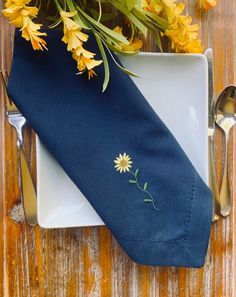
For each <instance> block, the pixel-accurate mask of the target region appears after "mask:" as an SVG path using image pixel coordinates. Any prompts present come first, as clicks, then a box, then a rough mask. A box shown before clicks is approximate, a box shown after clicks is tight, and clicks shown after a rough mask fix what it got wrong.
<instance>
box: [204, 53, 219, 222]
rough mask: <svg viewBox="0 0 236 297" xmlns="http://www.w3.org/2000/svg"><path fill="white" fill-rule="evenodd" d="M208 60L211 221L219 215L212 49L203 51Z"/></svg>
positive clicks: (215, 219)
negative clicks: (215, 161)
mask: <svg viewBox="0 0 236 297" xmlns="http://www.w3.org/2000/svg"><path fill="white" fill-rule="evenodd" d="M205 56H206V58H207V61H208V164H209V186H210V188H211V189H212V194H213V214H212V221H213V222H214V221H217V220H218V219H219V215H220V203H219V188H218V184H217V178H216V169H215V163H214V132H215V118H214V105H215V99H214V95H213V54H212V49H207V50H206V51H205Z"/></svg>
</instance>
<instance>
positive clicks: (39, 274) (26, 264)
mask: <svg viewBox="0 0 236 297" xmlns="http://www.w3.org/2000/svg"><path fill="white" fill-rule="evenodd" d="M2 6H3V3H2V1H0V9H2ZM187 10H188V11H189V12H190V14H191V15H192V16H193V17H194V19H195V20H196V21H197V22H198V23H200V25H201V37H202V40H203V44H204V46H205V48H206V47H212V48H213V50H214V58H215V72H214V79H215V92H216V94H219V92H220V91H221V90H222V89H223V88H224V87H225V86H226V85H228V84H234V83H236V82H235V70H236V68H235V65H236V64H235V38H236V35H235V23H236V1H235V0H219V3H218V6H217V8H215V9H213V10H212V11H210V12H209V13H206V12H203V13H201V12H200V11H199V10H198V9H197V7H196V2H194V1H187ZM12 38H13V30H12V28H11V27H10V26H9V24H8V22H7V21H6V20H5V19H4V18H2V16H0V67H1V68H6V69H8V70H10V65H11V59H12V48H13V43H12ZM153 44H154V43H153V41H152V39H151V37H149V38H148V40H147V41H146V42H145V50H147V51H152V50H155V47H154V46H153ZM22 75H23V74H22ZM2 94H3V93H2V89H1V97H0V263H1V264H0V296H1V297H38V296H39V297H77V296H82V297H87V296H88V297H99V296H102V297H110V296H116V297H129V296H130V297H136V296H137V297H141V296H142V297H147V296H150V297H158V296H159V297H167V296H168V297H174V296H178V297H186V296H189V297H201V296H204V297H236V202H235V200H236V129H234V130H233V131H232V133H231V142H230V154H229V155H230V159H229V160H230V164H229V165H230V168H231V175H230V176H231V185H232V193H233V195H232V196H233V197H232V204H233V210H232V214H231V215H230V217H228V218H227V219H220V220H219V221H218V222H217V223H216V224H214V225H213V226H212V232H211V240H210V245H209V250H208V254H207V257H206V261H205V266H204V267H203V268H201V269H184V268H180V269H177V268H159V267H147V266H141V265H138V264H135V263H134V262H132V261H131V260H130V259H129V258H128V257H127V255H126V254H125V253H124V252H123V250H122V249H121V248H120V247H119V245H118V244H117V242H116V240H115V239H114V238H113V236H112V235H111V233H110V232H109V231H108V229H107V228H106V227H93V228H91V227H90V228H73V229H60V230H43V229H41V228H39V227H35V228H30V227H28V226H27V225H26V224H25V221H24V218H23V215H22V206H21V199H20V193H19V187H18V172H17V171H18V169H17V150H16V135H15V132H14V131H13V130H12V129H11V127H10V126H9V124H8V123H7V121H6V119H5V111H4V105H3V96H2ZM25 140H26V144H27V145H26V148H27V155H28V158H29V160H30V165H31V168H32V172H33V174H34V179H35V166H36V164H35V137H34V134H33V132H32V131H31V130H30V129H28V130H27V131H26V135H25ZM215 150H216V155H217V168H218V171H217V174H218V180H219V181H220V178H221V174H222V165H221V164H222V153H223V151H224V146H223V141H222V134H221V132H220V131H217V136H216V142H215Z"/></svg>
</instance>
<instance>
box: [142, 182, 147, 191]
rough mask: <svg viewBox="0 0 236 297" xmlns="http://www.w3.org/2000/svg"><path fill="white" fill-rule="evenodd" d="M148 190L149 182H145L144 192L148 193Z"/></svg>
mask: <svg viewBox="0 0 236 297" xmlns="http://www.w3.org/2000/svg"><path fill="white" fill-rule="evenodd" d="M147 188H148V183H147V182H145V183H144V186H143V189H144V191H146V190H147Z"/></svg>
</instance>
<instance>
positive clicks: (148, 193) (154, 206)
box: [129, 171, 159, 210]
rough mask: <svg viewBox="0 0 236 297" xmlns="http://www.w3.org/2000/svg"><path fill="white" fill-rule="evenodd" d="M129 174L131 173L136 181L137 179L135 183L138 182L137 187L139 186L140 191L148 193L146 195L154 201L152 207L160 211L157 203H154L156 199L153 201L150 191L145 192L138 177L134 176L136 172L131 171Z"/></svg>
mask: <svg viewBox="0 0 236 297" xmlns="http://www.w3.org/2000/svg"><path fill="white" fill-rule="evenodd" d="M129 173H130V174H131V175H133V176H134V179H135V181H136V185H137V187H138V188H139V190H141V191H142V192H144V193H146V194H147V195H148V196H149V197H150V199H151V201H152V206H153V208H154V209H155V210H159V209H158V208H157V207H156V205H155V202H154V199H153V197H152V194H151V193H150V192H149V191H147V190H144V189H143V188H142V187H141V186H140V185H139V182H138V178H137V176H136V175H135V174H134V172H132V171H129Z"/></svg>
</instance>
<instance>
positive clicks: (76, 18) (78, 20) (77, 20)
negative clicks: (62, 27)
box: [66, 0, 90, 30]
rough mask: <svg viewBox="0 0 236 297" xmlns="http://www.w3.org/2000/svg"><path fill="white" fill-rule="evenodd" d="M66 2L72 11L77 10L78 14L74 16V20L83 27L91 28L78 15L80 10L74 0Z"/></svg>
mask: <svg viewBox="0 0 236 297" xmlns="http://www.w3.org/2000/svg"><path fill="white" fill-rule="evenodd" d="M66 3H67V5H68V7H69V10H70V12H75V11H76V12H77V13H76V15H75V16H74V17H73V19H74V21H75V22H76V23H77V24H78V25H79V26H80V27H81V28H83V29H87V30H90V28H89V27H88V26H86V24H85V23H84V22H83V21H82V19H81V18H80V17H79V15H78V11H77V10H76V8H75V5H74V3H73V1H72V0H66Z"/></svg>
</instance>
